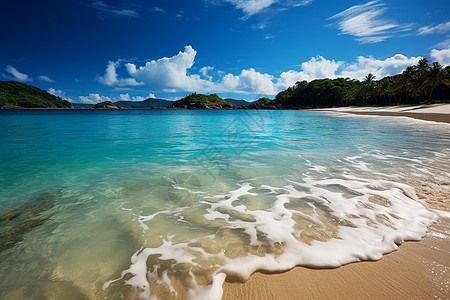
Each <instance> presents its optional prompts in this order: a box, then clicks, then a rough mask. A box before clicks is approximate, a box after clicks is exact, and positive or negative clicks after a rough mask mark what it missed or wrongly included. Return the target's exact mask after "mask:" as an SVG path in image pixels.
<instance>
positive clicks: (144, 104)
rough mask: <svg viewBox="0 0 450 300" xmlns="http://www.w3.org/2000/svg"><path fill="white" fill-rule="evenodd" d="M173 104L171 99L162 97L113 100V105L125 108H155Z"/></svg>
mask: <svg viewBox="0 0 450 300" xmlns="http://www.w3.org/2000/svg"><path fill="white" fill-rule="evenodd" d="M171 104H173V101H169V100H164V99H154V98H148V99H145V100H144V101H117V102H114V105H115V106H118V107H125V108H155V107H168V106H169V105H171Z"/></svg>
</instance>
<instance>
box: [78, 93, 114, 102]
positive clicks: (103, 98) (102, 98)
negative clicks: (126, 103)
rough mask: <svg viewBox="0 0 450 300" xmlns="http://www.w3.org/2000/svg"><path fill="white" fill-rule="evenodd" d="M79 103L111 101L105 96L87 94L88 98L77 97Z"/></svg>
mask: <svg viewBox="0 0 450 300" xmlns="http://www.w3.org/2000/svg"><path fill="white" fill-rule="evenodd" d="M78 98H79V99H80V101H81V103H88V104H96V103H100V102H104V101H112V100H111V98H109V97H107V96H100V95H99V94H89V96H79V97H78Z"/></svg>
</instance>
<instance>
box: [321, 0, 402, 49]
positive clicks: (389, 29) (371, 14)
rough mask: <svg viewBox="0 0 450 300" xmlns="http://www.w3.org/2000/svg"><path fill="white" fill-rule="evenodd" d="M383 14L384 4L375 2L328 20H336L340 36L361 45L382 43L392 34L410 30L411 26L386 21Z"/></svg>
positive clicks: (356, 6)
mask: <svg viewBox="0 0 450 300" xmlns="http://www.w3.org/2000/svg"><path fill="white" fill-rule="evenodd" d="M385 12H386V7H385V4H384V3H381V2H379V1H378V0H377V1H370V2H367V3H365V4H361V5H355V6H352V7H350V8H348V9H346V10H344V11H343V12H340V13H338V14H336V15H334V16H331V17H330V18H328V20H332V19H337V20H338V21H337V23H336V25H337V27H338V28H339V30H340V31H341V34H347V35H352V36H354V37H356V40H357V41H358V42H359V43H361V44H366V43H378V42H382V41H384V40H386V39H388V38H390V37H392V36H393V34H394V33H397V32H399V31H408V30H411V25H399V24H397V23H395V22H394V21H392V20H389V19H386V18H385V17H384V13H385Z"/></svg>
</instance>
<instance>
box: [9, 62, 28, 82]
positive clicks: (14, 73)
mask: <svg viewBox="0 0 450 300" xmlns="http://www.w3.org/2000/svg"><path fill="white" fill-rule="evenodd" d="M5 71H6V72H8V75H5V74H3V77H5V78H7V79H12V80H17V81H23V82H26V81H33V79H32V78H30V77H29V76H28V75H27V74H25V73H22V72H20V71H19V70H17V69H16V68H14V67H13V66H11V65H7V66H6V67H5Z"/></svg>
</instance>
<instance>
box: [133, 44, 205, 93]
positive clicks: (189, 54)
mask: <svg viewBox="0 0 450 300" xmlns="http://www.w3.org/2000/svg"><path fill="white" fill-rule="evenodd" d="M196 55H197V51H195V50H194V48H192V46H186V47H185V48H184V51H183V52H182V51H180V52H179V53H178V54H177V55H175V56H172V57H163V58H160V59H158V60H152V61H149V62H147V63H146V64H145V65H143V66H141V67H137V66H136V65H134V64H132V63H127V64H126V65H125V67H126V68H127V70H128V73H129V74H130V75H131V77H133V78H135V79H136V80H139V81H142V82H145V83H146V84H147V85H148V86H150V87H151V88H153V89H157V90H163V91H177V90H183V91H198V90H205V89H206V88H208V87H211V82H210V81H209V80H205V79H201V78H200V75H197V74H193V75H188V74H187V71H188V69H190V68H191V67H192V66H193V65H194V61H195V56H196Z"/></svg>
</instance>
